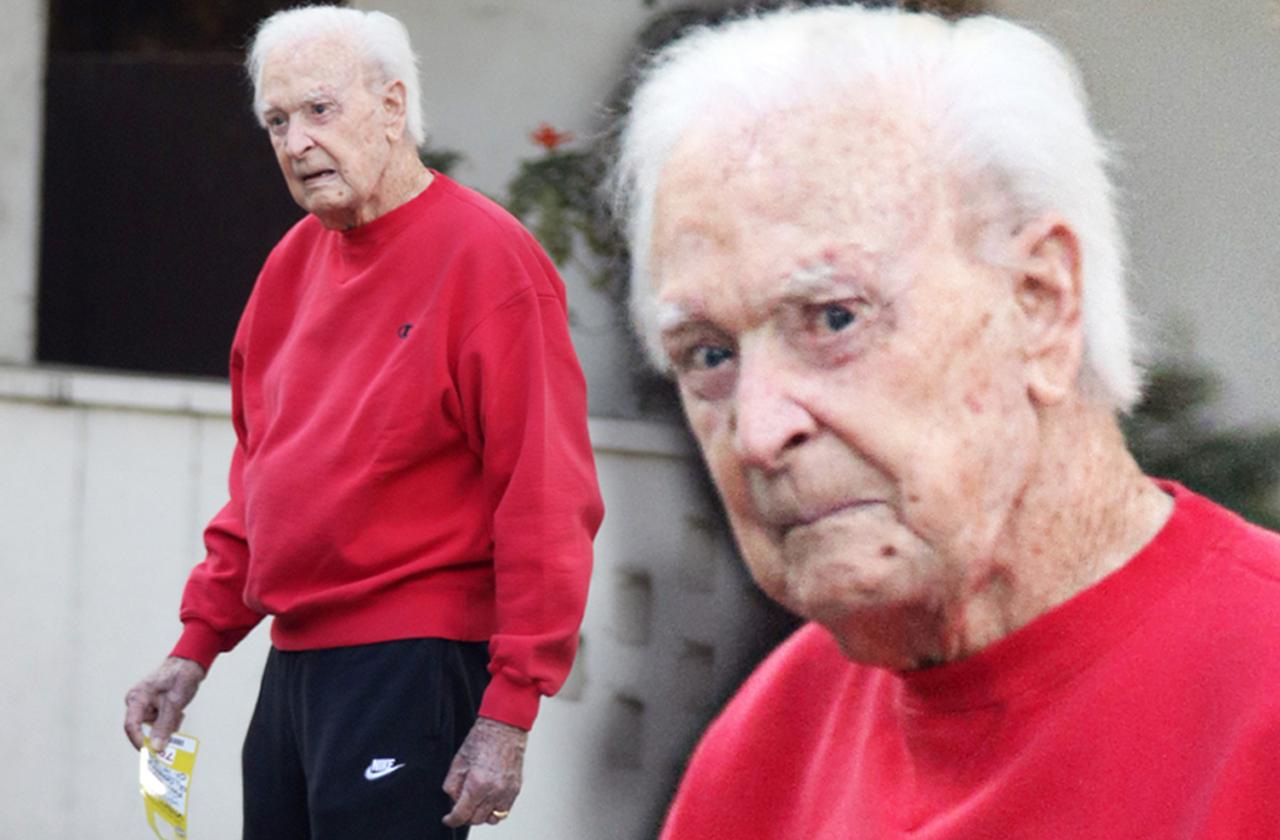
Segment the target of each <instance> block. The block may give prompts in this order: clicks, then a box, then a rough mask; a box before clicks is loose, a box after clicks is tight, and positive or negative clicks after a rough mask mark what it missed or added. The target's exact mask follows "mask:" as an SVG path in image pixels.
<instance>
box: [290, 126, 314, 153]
mask: <svg viewBox="0 0 1280 840" xmlns="http://www.w3.org/2000/svg"><path fill="white" fill-rule="evenodd" d="M314 145H315V143H314V142H313V141H312V140H311V135H310V134H308V133H307V129H306V127H305V126H303V125H301V124H300V123H299V121H298V120H290V121H289V129H288V131H287V132H286V133H285V136H284V149H285V152H287V153H288V155H289V156H290V157H295V158H297V157H302V156H303V155H304V154H306V153H307V150H308V149H310V148H311V147H312V146H314Z"/></svg>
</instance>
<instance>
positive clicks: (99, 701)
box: [0, 366, 761, 840]
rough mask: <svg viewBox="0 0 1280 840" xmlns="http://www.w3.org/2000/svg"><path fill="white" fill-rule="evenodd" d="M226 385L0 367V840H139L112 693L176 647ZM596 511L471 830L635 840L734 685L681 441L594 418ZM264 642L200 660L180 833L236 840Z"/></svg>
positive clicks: (218, 475) (226, 428)
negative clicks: (575, 654)
mask: <svg viewBox="0 0 1280 840" xmlns="http://www.w3.org/2000/svg"><path fill="white" fill-rule="evenodd" d="M228 402H229V395H228V393H227V389H226V388H225V386H222V385H215V384H207V383H199V382H191V381H180V380H162V379H155V378H141V377H125V376H109V375H101V374H86V373H75V372H54V371H36V370H30V369H21V368H5V367H2V366H0V464H3V469H0V511H2V512H3V513H2V514H0V516H2V517H3V519H2V520H0V564H2V567H3V569H4V578H3V580H4V585H3V586H0V638H3V639H4V640H5V645H4V646H3V647H2V648H0V672H2V673H3V674H4V679H3V680H0V708H3V709H4V711H5V716H6V720H7V723H8V725H6V726H4V727H0V755H3V756H4V757H5V760H4V761H3V762H0V837H2V838H45V837H50V838H51V837H63V836H71V835H73V834H76V833H81V834H86V836H89V837H102V838H112V840H126V838H143V837H146V836H148V833H147V830H146V829H145V828H144V823H143V816H142V807H141V802H140V800H139V797H138V794H137V781H136V780H137V757H136V754H135V753H134V752H133V751H132V749H131V748H130V747H129V745H128V743H127V742H126V740H125V738H124V735H123V732H122V728H121V727H122V722H123V712H124V706H123V697H124V692H125V690H126V689H127V688H128V687H129V686H130V685H131V684H132V683H133V682H135V681H136V680H137V679H139V678H141V677H142V676H143V675H145V674H146V673H148V672H149V671H150V670H151V669H152V668H154V667H155V665H157V664H158V663H159V662H160V660H161V659H162V658H163V656H164V655H165V653H167V651H168V649H169V648H170V647H171V646H172V644H173V642H174V641H175V639H176V638H177V634H178V632H179V629H180V627H179V624H178V620H177V609H178V602H179V598H180V595H181V591H182V585H183V582H184V580H185V578H186V575H187V572H188V570H189V569H190V567H191V565H192V564H194V563H195V562H197V561H198V560H199V559H200V558H201V557H202V556H203V552H202V549H201V546H200V533H201V530H202V528H203V524H204V523H205V521H206V520H207V519H208V517H209V516H211V515H212V514H213V512H214V511H216V510H217V508H218V507H219V506H220V505H221V504H222V500H223V499H224V494H225V490H224V483H225V478H224V476H225V470H226V463H227V458H228V454H229V453H230V451H231V445H232V441H233V435H232V430H231V426H230V420H229V418H228V416H227V411H226V406H227V404H228ZM591 435H592V441H593V444H594V448H595V453H596V459H597V466H598V469H599V473H600V481H601V489H602V492H603V495H604V499H605V504H606V509H607V513H606V517H605V521H604V526H603V528H602V530H601V532H600V535H599V537H598V539H597V541H596V569H595V573H594V575H593V579H592V588H591V596H590V600H589V603H588V608H587V614H586V619H585V621H584V624H583V627H582V638H583V641H582V649H581V653H580V655H579V658H578V661H577V663H576V665H575V670H574V672H573V674H572V675H571V676H570V679H569V682H568V684H567V686H566V688H565V690H564V691H563V692H562V693H561V696H560V697H557V698H554V699H551V700H548V701H545V702H544V704H543V707H542V712H541V714H540V716H539V720H538V722H537V725H536V726H535V727H534V730H533V734H532V736H531V738H530V746H529V753H528V758H527V762H526V776H527V781H526V785H525V790H524V792H523V794H522V796H521V799H520V801H519V803H518V806H517V808H516V809H515V810H514V813H513V815H512V817H511V819H510V820H509V821H507V822H506V823H504V824H503V825H502V826H500V827H498V828H488V827H486V828H483V829H480V830H479V831H478V832H477V834H478V835H479V836H480V837H494V838H501V837H506V838H520V839H521V840H539V838H548V840H549V839H550V838H557V840H559V838H609V840H642V838H651V837H652V836H654V834H655V832H656V827H657V825H656V822H657V820H658V818H659V817H660V815H661V813H662V810H663V808H664V806H665V804H666V802H667V801H668V799H669V797H670V793H671V789H670V785H671V783H672V782H673V780H674V774H675V770H676V768H677V767H678V766H679V765H680V763H681V762H682V760H683V759H684V757H685V755H686V753H687V750H688V747H689V745H690V743H691V741H692V739H693V738H694V736H695V735H696V734H697V731H698V729H699V727H700V725H701V723H702V722H703V721H704V720H705V718H706V716H707V715H708V714H709V713H710V712H711V711H712V710H713V709H714V708H715V707H716V706H717V705H718V703H719V702H720V700H721V699H722V698H723V697H724V696H725V695H726V694H727V692H728V691H729V690H730V689H731V688H732V687H733V685H734V683H735V682H736V680H737V678H738V676H739V674H740V672H741V671H742V669H743V667H744V665H745V662H744V658H745V655H746V652H747V650H748V649H749V648H750V646H751V645H750V640H751V639H752V638H753V636H755V635H758V632H759V627H760V617H761V614H760V612H759V605H760V599H759V597H758V596H757V595H755V594H754V592H753V590H752V588H751V586H750V584H749V583H748V582H747V581H746V580H745V577H744V575H743V573H742V571H741V569H740V568H739V566H738V564H737V562H736V560H735V559H734V556H733V552H732V551H731V549H730V547H729V544H728V541H727V539H726V537H725V535H724V534H723V533H722V532H721V531H720V530H719V528H718V526H717V524H716V517H715V515H714V513H713V512H712V510H711V509H710V500H709V499H708V498H707V497H706V495H705V494H704V492H703V490H702V489H701V487H700V486H699V484H698V482H697V481H696V480H695V478H694V477H693V476H694V475H695V471H694V470H693V469H692V461H693V459H694V458H695V455H694V452H693V450H692V449H691V447H690V446H689V445H688V443H687V442H686V440H685V438H684V436H683V435H682V434H681V433H679V432H678V431H677V430H673V429H671V428H667V427H663V426H657V425H653V424H645V423H637V422H634V421H616V420H598V419H596V420H592V421H591ZM267 644H268V638H267V633H266V630H265V626H264V627H260V628H259V629H257V630H255V631H254V633H253V634H252V635H251V636H250V637H249V638H248V639H247V640H246V641H245V642H243V643H242V644H241V645H240V647H238V648H237V649H236V650H235V651H233V652H232V653H230V654H227V655H225V656H223V657H221V658H220V659H219V660H218V661H217V663H215V665H214V667H213V670H212V672H211V674H210V676H209V679H208V680H207V681H206V682H205V684H204V686H203V687H202V688H201V690H200V693H199V695H198V696H197V698H196V700H195V702H194V703H193V704H192V706H191V707H190V709H189V713H188V716H187V722H186V724H185V726H184V729H185V730H186V731H188V732H190V733H191V734H193V735H195V736H197V737H198V738H200V739H201V752H200V757H199V759H198V765H197V770H196V776H195V779H194V782H193V785H192V792H191V797H192V799H191V826H192V837H193V838H195V840H214V839H215V838H231V837H237V836H239V832H240V787H239V785H240V782H239V779H240V770H239V751H240V745H241V741H242V739H243V736H244V731H245V728H246V726H247V724H248V719H249V714H250V712H251V709H252V706H253V701H254V698H255V697H256V693H257V681H258V677H259V674H260V671H261V666H262V661H263V658H264V656H265V651H266V648H267Z"/></svg>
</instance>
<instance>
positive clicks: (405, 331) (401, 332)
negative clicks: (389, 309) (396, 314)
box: [396, 324, 413, 339]
mask: <svg viewBox="0 0 1280 840" xmlns="http://www.w3.org/2000/svg"><path fill="white" fill-rule="evenodd" d="M411 329H413V324H401V325H400V329H398V330H396V335H398V336H400V338H402V339H404V338H408V337H409V330H411Z"/></svg>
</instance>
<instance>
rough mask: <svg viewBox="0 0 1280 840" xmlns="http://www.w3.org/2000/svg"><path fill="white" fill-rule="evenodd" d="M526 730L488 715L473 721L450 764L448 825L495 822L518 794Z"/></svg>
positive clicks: (445, 821) (446, 785)
mask: <svg viewBox="0 0 1280 840" xmlns="http://www.w3.org/2000/svg"><path fill="white" fill-rule="evenodd" d="M528 741H529V733H528V732H525V731H524V730H523V729H518V728H516V727H514V726H509V725H508V724H505V723H499V722H498V721H496V720H491V719H489V718H483V717H482V718H479V719H477V720H476V723H475V725H474V726H472V727H471V731H470V732H469V733H467V740H465V741H463V742H462V747H461V749H459V750H458V754H457V755H456V756H454V757H453V764H452V765H450V766H449V775H448V776H446V777H445V780H444V792H445V793H447V794H449V796H450V797H451V798H452V799H453V803H454V804H453V810H452V811H450V812H449V813H448V815H446V816H445V818H444V824H445V825H447V826H449V827H450V828H458V827H459V826H463V825H480V824H481V823H489V824H490V825H497V824H498V822H499V821H501V819H502V817H503V816H506V814H502V816H495V815H494V812H495V811H498V812H503V811H510V810H511V805H512V804H513V803H514V802H515V801H516V795H517V794H518V793H520V782H521V779H522V769H523V767H524V749H525V745H526V744H527V743H528Z"/></svg>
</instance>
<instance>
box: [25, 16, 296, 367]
mask: <svg viewBox="0 0 1280 840" xmlns="http://www.w3.org/2000/svg"><path fill="white" fill-rule="evenodd" d="M290 5H296V4H295V3H289V2H241V0H236V2H231V0H225V2H219V0H204V2H195V0H187V1H186V2H172V0H166V1H165V2H160V0H156V2H142V0H130V1H129V2H115V3H110V4H107V3H100V2H98V0H93V2H89V0H54V2H52V3H51V4H50V20H49V67H48V76H47V83H46V84H47V87H46V106H45V146H44V179H43V201H42V215H41V234H40V236H41V243H40V292H39V304H38V309H37V351H36V352H37V357H38V359H39V360H40V361H44V362H58V363H66V364H75V365H86V366H92V367H107V368H117V369H126V370H135V371H149V372H157V373H185V374H199V375H208V376H225V375H226V369H227V354H228V350H229V348H230V345H231V337H232V335H233V334H234V331H235V325H236V322H237V319H238V317H239V314H240V310H241V309H242V307H243V306H244V302H245V300H246V298H247V297H248V294H249V291H250V289H251V288H252V286H253V281H254V278H255V277H256V276H257V272H258V269H259V268H260V267H261V265H262V261H263V259H264V258H265V257H266V255H267V252H268V251H269V250H270V249H271V246H272V245H274V244H275V242H276V241H277V240H278V239H279V238H280V237H281V235H283V234H284V232H285V231H286V230H288V228H289V226H290V225H292V224H293V222H295V221H296V220H297V219H298V218H300V216H301V213H302V211H301V210H299V209H298V208H297V206H296V205H294V203H293V201H292V200H291V199H290V198H289V195H288V191H287V190H286V188H285V186H284V182H283V180H282V178H281V176H280V173H279V170H278V169H277V167H276V164H275V160H274V157H273V156H272V154H271V147H270V145H269V143H268V141H267V138H266V135H265V132H263V130H262V129H261V128H260V127H259V126H258V125H257V123H256V121H255V120H254V119H253V116H252V113H251V111H250V101H251V98H252V95H251V91H250V86H249V83H248V81H247V80H246V78H245V77H244V74H243V71H242V69H241V58H242V50H243V47H244V45H245V44H246V43H247V42H248V39H249V36H250V35H251V33H252V30H253V26H254V24H255V23H256V22H257V21H258V20H260V19H261V18H262V17H265V16H266V15H268V14H270V13H271V12H273V11H275V10H276V9H278V8H283V7H286V6H290Z"/></svg>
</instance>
